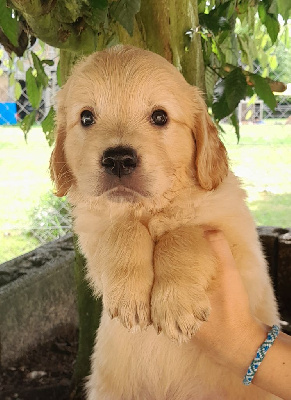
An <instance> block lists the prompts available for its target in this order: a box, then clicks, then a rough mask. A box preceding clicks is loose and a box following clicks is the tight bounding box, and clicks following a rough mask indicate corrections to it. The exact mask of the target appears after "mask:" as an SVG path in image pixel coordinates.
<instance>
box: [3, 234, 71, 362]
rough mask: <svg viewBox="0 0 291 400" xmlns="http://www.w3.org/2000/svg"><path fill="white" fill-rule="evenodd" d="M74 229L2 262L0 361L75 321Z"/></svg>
mask: <svg viewBox="0 0 291 400" xmlns="http://www.w3.org/2000/svg"><path fill="white" fill-rule="evenodd" d="M74 258H75V253H74V248H73V239H72V235H67V236H65V237H64V238H61V239H59V240H56V241H54V242H51V243H49V244H47V245H44V246H41V247H39V248H38V249H36V250H34V251H32V252H30V253H27V254H24V255H22V256H20V257H18V258H16V259H13V260H11V261H8V262H6V263H4V264H2V265H0V365H1V366H7V365H9V363H10V362H11V361H13V360H15V359H16V358H18V357H20V356H21V355H22V354H23V353H24V352H25V351H27V350H28V349H29V348H31V347H34V346H35V345H36V344H39V343H43V342H44V341H46V340H49V339H51V338H52V337H54V336H55V334H56V332H57V331H59V330H62V329H63V327H66V326H72V325H73V326H75V327H77V306H76V300H75V299H76V293H75V283H74Z"/></svg>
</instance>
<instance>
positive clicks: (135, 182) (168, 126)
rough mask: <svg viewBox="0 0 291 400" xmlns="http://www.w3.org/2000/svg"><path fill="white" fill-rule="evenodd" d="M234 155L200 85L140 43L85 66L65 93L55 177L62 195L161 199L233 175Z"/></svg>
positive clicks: (79, 68) (59, 119)
mask: <svg viewBox="0 0 291 400" xmlns="http://www.w3.org/2000/svg"><path fill="white" fill-rule="evenodd" d="M227 169H228V166H227V157H226V152H225V148H224V146H223V144H222V143H221V142H220V140H219V138H218V134H217V131H216V128H215V126H214V125H213V123H212V121H211V118H210V117H209V115H208V113H207V109H206V105H205V103H204V101H203V99H202V97H201V95H200V93H199V90H198V89H197V88H195V87H192V86H190V85H189V84H187V82H186V81H185V79H184V78H183V76H182V75H181V74H180V73H179V72H178V71H177V70H176V68H175V67H173V66H172V65H171V64H169V63H168V62H167V61H166V60H164V59H163V58H162V57H160V56H158V55H156V54H153V53H151V52H148V51H145V50H140V49H137V48H133V47H122V46H118V47H115V48H112V49H110V50H106V51H102V52H97V53H95V54H93V55H91V56H89V57H88V58H87V59H86V60H85V61H83V62H81V63H80V64H78V65H77V66H76V67H75V69H74V71H73V74H72V75H71V77H70V78H69V79H68V81H67V83H66V85H65V86H64V87H63V89H62V90H61V91H60V93H59V95H58V112H57V137H56V144H55V148H54V151H53V153H52V156H51V175H52V179H53V180H54V181H55V184H56V190H57V193H56V194H57V195H58V196H63V195H65V194H66V193H67V192H69V191H72V192H74V191H78V193H79V194H80V193H81V194H82V196H84V197H85V198H86V197H87V198H89V197H90V198H92V197H93V198H96V197H100V196H103V197H105V198H107V199H109V200H110V201H114V202H116V201H131V202H133V201H140V200H142V199H143V198H145V197H146V198H156V197H159V196H162V195H163V194H165V193H166V192H167V191H169V190H177V189H179V187H186V186H189V185H191V184H193V182H195V184H198V185H200V186H201V187H202V188H204V189H205V190H212V189H214V188H215V187H217V186H218V185H219V183H220V182H221V181H222V180H223V178H224V177H225V175H226V174H227Z"/></svg>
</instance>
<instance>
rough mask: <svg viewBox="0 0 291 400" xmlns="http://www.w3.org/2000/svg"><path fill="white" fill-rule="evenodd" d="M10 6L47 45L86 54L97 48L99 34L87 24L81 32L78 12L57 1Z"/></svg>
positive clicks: (28, 0) (16, 0) (15, 1)
mask: <svg viewBox="0 0 291 400" xmlns="http://www.w3.org/2000/svg"><path fill="white" fill-rule="evenodd" d="M9 5H10V6H11V7H12V8H13V9H15V10H17V11H18V12H19V13H20V14H21V15H22V16H23V18H24V19H25V20H26V22H27V24H28V26H29V28H30V30H31V31H32V33H33V35H34V36H37V37H38V38H39V39H41V40H42V41H44V42H45V43H48V44H49V45H51V46H54V47H59V48H61V49H65V50H70V51H73V52H78V53H85V54H87V53H92V52H93V51H94V50H95V49H96V38H97V32H95V31H93V29H92V28H91V27H90V26H88V25H86V27H85V28H84V29H79V26H80V18H78V17H79V14H78V11H79V10H73V9H72V10H68V9H67V8H65V7H62V2H58V1H57V0H49V1H48V2H43V1H41V0H10V3H9ZM60 8H61V10H60ZM60 11H61V12H60Z"/></svg>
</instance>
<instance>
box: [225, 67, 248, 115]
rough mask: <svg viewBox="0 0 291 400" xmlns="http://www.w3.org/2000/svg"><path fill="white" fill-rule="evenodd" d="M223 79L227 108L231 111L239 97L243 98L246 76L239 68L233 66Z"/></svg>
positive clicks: (239, 99)
mask: <svg viewBox="0 0 291 400" xmlns="http://www.w3.org/2000/svg"><path fill="white" fill-rule="evenodd" d="M225 81H226V87H225V89H226V92H225V94H226V100H227V104H228V107H229V109H230V110H232V111H233V110H235V108H236V107H237V105H238V103H239V102H240V101H241V99H244V98H245V95H246V89H247V82H246V78H245V76H244V74H243V73H242V70H241V69H240V68H235V69H234V70H233V71H231V72H230V73H229V74H228V75H227V77H226V78H225Z"/></svg>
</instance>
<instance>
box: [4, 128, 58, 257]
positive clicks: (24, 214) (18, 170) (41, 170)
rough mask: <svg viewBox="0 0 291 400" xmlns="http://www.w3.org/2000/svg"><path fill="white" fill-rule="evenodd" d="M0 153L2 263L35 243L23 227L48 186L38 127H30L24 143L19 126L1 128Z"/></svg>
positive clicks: (45, 152) (46, 159)
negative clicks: (30, 129)
mask: <svg viewBox="0 0 291 400" xmlns="http://www.w3.org/2000/svg"><path fill="white" fill-rule="evenodd" d="M0 152H1V160H0V210H1V213H0V241H1V246H0V262H4V261H6V260H9V259H11V258H13V257H16V256H18V255H20V254H22V253H24V252H27V251H29V250H32V249H34V248H35V247H36V246H37V245H38V243H39V242H38V241H37V240H36V239H34V238H33V237H31V236H29V235H28V234H27V233H26V230H27V229H29V226H30V221H29V217H28V216H29V215H30V214H31V210H32V209H33V208H34V207H36V206H37V205H38V201H39V198H40V196H41V194H42V193H45V192H47V191H49V190H51V187H52V186H51V182H50V178H49V173H48V163H49V157H50V152H51V150H50V148H49V146H48V145H47V143H46V140H45V138H44V135H43V133H42V131H41V129H39V128H33V129H32V131H31V132H30V133H29V135H28V140H27V143H26V142H25V140H24V136H23V133H22V131H21V130H20V129H19V128H17V127H1V128H0Z"/></svg>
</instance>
